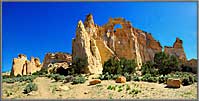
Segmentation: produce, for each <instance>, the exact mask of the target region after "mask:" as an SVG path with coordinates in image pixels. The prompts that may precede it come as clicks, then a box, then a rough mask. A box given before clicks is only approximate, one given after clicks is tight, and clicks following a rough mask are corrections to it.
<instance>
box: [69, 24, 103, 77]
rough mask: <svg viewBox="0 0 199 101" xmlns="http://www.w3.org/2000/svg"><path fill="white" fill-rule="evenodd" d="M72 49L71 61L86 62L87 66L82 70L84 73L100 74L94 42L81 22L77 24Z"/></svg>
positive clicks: (97, 52) (100, 69) (98, 58)
mask: <svg viewBox="0 0 199 101" xmlns="http://www.w3.org/2000/svg"><path fill="white" fill-rule="evenodd" d="M91 23H92V22H91ZM89 24H90V23H89ZM72 49H73V51H72V56H73V61H75V59H76V58H81V59H84V60H86V62H87V66H86V68H85V70H84V72H85V73H95V74H101V73H102V64H101V56H100V53H99V50H98V48H97V46H96V41H95V40H94V38H93V37H91V35H90V34H88V32H87V31H86V29H85V27H84V25H83V23H82V21H79V22H78V26H77V30H76V39H73V48H72Z"/></svg>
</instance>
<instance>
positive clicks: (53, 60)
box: [42, 52, 72, 74]
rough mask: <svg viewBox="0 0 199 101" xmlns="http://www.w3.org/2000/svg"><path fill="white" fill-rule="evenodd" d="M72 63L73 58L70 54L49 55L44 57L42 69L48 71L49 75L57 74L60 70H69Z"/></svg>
mask: <svg viewBox="0 0 199 101" xmlns="http://www.w3.org/2000/svg"><path fill="white" fill-rule="evenodd" d="M71 62H72V57H71V55H70V54H68V53H62V52H57V53H47V54H46V55H45V57H44V61H43V66H42V69H47V70H48V72H49V73H57V72H59V70H60V69H63V70H64V69H66V68H68V67H69V65H70V64H71ZM62 72H64V71H62ZM62 74H63V73H62Z"/></svg>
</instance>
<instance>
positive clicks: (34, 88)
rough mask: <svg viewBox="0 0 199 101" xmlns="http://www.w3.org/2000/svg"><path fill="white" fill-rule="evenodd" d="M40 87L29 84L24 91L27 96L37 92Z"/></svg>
mask: <svg viewBox="0 0 199 101" xmlns="http://www.w3.org/2000/svg"><path fill="white" fill-rule="evenodd" d="M37 89H38V87H37V85H36V84H35V83H29V84H28V85H27V86H26V87H25V89H24V93H25V94H27V93H30V92H32V91H37Z"/></svg>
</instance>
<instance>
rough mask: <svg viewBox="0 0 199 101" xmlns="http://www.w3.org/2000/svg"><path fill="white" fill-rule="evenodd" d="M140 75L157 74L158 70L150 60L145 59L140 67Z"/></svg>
mask: <svg viewBox="0 0 199 101" xmlns="http://www.w3.org/2000/svg"><path fill="white" fill-rule="evenodd" d="M141 72H142V75H145V74H151V75H153V76H156V75H158V70H157V69H156V68H155V66H154V63H153V62H151V61H147V62H146V63H144V64H143V65H142V67H141Z"/></svg>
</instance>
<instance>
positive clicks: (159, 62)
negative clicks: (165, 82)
mask: <svg viewBox="0 0 199 101" xmlns="http://www.w3.org/2000/svg"><path fill="white" fill-rule="evenodd" d="M154 63H155V66H156V68H158V72H159V74H163V75H166V74H169V73H171V72H172V71H179V70H180V69H179V62H178V59H177V58H176V57H175V56H173V55H167V54H165V53H164V52H159V53H156V54H155V56H154Z"/></svg>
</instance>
